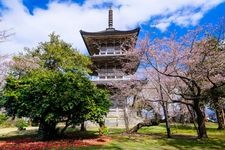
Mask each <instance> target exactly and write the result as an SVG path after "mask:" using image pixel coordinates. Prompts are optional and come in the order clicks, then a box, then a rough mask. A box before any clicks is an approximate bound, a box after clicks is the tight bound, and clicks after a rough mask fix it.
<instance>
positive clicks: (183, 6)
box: [0, 0, 224, 54]
mask: <svg viewBox="0 0 225 150" xmlns="http://www.w3.org/2000/svg"><path fill="white" fill-rule="evenodd" d="M0 1H1V2H2V4H3V6H4V7H6V8H7V9H2V10H0V12H1V15H2V18H1V20H2V22H1V23H0V28H1V29H7V28H13V29H14V30H13V32H15V35H14V36H13V37H11V39H10V41H7V42H5V43H0V44H1V45H0V54H6V53H13V52H18V51H21V50H23V47H30V48H31V47H35V46H37V44H38V42H41V41H46V40H48V35H49V34H50V33H51V32H53V31H55V32H56V33H57V34H59V35H60V36H61V37H62V38H63V39H64V40H65V41H67V42H69V43H71V44H73V46H74V47H75V48H78V49H80V50H81V51H83V52H84V53H86V50H85V49H86V48H85V46H84V43H83V41H82V38H81V36H80V33H79V30H80V29H82V30H85V31H99V30H104V29H105V28H106V27H107V16H108V14H107V8H101V7H95V6H101V5H102V4H103V3H110V2H111V3H113V6H118V7H114V27H115V28H116V29H120V30H126V29H131V28H134V27H136V26H137V25H140V24H143V23H146V22H148V21H149V20H151V18H152V17H155V16H160V17H157V18H158V19H157V20H151V22H152V23H151V24H150V26H152V25H153V26H155V27H157V28H159V29H160V30H162V31H166V29H167V28H168V26H169V25H170V24H171V23H175V24H177V25H180V26H189V25H196V24H197V23H198V21H199V20H200V19H201V18H202V17H203V16H204V14H205V13H206V12H207V11H208V10H210V9H212V8H214V7H215V6H217V5H218V4H220V3H222V2H224V0H170V1H168V0H86V1H85V3H84V4H83V5H80V4H77V3H75V2H72V1H71V0H68V2H65V1H64V2H58V1H54V0H53V1H50V2H49V4H48V5H47V9H46V10H45V9H40V8H36V9H35V10H34V11H33V14H30V13H29V11H28V9H27V8H26V7H25V6H24V5H23V4H22V1H21V0H0Z"/></svg>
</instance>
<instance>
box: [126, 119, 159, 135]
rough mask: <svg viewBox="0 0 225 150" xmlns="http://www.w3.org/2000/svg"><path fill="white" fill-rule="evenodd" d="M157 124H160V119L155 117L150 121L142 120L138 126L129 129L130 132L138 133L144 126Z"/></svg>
mask: <svg viewBox="0 0 225 150" xmlns="http://www.w3.org/2000/svg"><path fill="white" fill-rule="evenodd" d="M157 125H159V121H158V120H155V119H153V120H149V121H145V122H140V123H138V124H137V125H136V126H134V127H133V128H132V129H130V130H129V131H128V133H136V132H137V131H138V130H139V129H141V128H142V127H146V126H147V127H148V126H157Z"/></svg>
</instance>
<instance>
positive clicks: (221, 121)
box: [214, 98, 225, 130]
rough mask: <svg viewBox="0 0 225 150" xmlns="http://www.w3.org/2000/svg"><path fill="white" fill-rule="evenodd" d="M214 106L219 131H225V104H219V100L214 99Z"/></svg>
mask: <svg viewBox="0 0 225 150" xmlns="http://www.w3.org/2000/svg"><path fill="white" fill-rule="evenodd" d="M214 105H215V110H216V117H217V122H218V128H217V129H218V130H224V129H225V118H224V110H223V104H220V103H219V99H218V98H217V99H214Z"/></svg>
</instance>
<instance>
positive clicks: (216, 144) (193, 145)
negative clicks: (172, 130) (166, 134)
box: [164, 135, 225, 150]
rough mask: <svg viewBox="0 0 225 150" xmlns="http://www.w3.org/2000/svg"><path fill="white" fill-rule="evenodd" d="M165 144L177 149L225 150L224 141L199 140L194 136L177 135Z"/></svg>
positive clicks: (165, 140)
mask: <svg viewBox="0 0 225 150" xmlns="http://www.w3.org/2000/svg"><path fill="white" fill-rule="evenodd" d="M164 142H165V143H166V144H168V145H170V146H173V147H175V148H177V149H181V150H182V149H219V150H220V149H225V142H224V139H213V138H208V139H197V138H195V137H193V136H184V135H175V136H173V137H172V138H170V139H164Z"/></svg>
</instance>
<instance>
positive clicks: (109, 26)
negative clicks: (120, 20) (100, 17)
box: [106, 5, 114, 30]
mask: <svg viewBox="0 0 225 150" xmlns="http://www.w3.org/2000/svg"><path fill="white" fill-rule="evenodd" d="M108 19H109V20H108V28H107V29H106V30H114V28H113V10H112V5H110V7H109V18H108Z"/></svg>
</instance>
